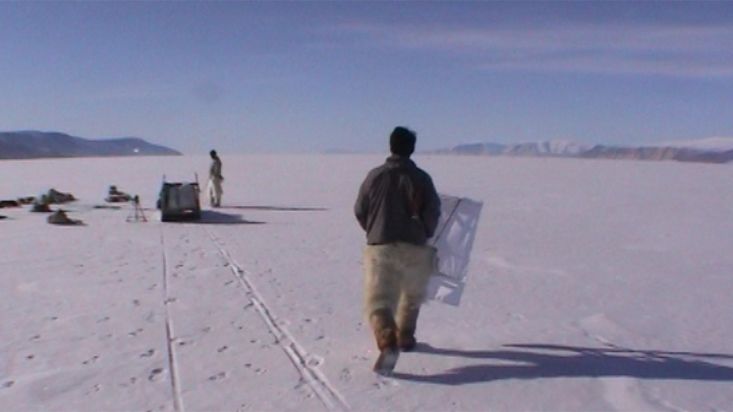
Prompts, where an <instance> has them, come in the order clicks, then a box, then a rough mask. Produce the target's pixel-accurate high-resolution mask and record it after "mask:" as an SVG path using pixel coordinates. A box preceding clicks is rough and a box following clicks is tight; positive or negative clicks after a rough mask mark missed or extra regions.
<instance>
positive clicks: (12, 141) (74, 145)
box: [0, 131, 181, 159]
mask: <svg viewBox="0 0 733 412" xmlns="http://www.w3.org/2000/svg"><path fill="white" fill-rule="evenodd" d="M180 154H181V153H180V152H178V151H176V150H173V149H170V148H168V147H165V146H160V145H155V144H152V143H148V142H146V141H145V140H143V139H140V138H137V137H121V138H114V139H98V140H92V139H84V138H81V137H75V136H70V135H68V134H65V133H58V132H38V131H18V132H0V159H35V158H44V157H96V156H170V155H172V156H175V155H180Z"/></svg>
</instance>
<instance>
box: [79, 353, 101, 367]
mask: <svg viewBox="0 0 733 412" xmlns="http://www.w3.org/2000/svg"><path fill="white" fill-rule="evenodd" d="M97 359H99V355H94V356H92V357H91V358H89V359H87V360H85V361H84V362H82V364H84V365H91V364H92V363H95V362H97Z"/></svg>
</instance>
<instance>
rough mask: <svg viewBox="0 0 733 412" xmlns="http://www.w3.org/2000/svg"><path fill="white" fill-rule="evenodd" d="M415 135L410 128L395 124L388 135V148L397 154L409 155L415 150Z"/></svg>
mask: <svg viewBox="0 0 733 412" xmlns="http://www.w3.org/2000/svg"><path fill="white" fill-rule="evenodd" d="M416 140H417V135H416V134H415V132H413V131H412V130H410V129H408V128H406V127H402V126H397V127H395V128H394V130H393V131H392V134H391V135H389V150H390V151H391V152H392V153H394V154H396V155H399V156H404V157H410V155H411V154H412V153H413V152H414V151H415V141H416Z"/></svg>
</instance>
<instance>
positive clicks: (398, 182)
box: [354, 127, 440, 371]
mask: <svg viewBox="0 0 733 412" xmlns="http://www.w3.org/2000/svg"><path fill="white" fill-rule="evenodd" d="M416 140H417V136H416V134H415V132H413V131H411V130H409V129H407V128H405V127H397V128H395V129H394V131H393V132H392V134H391V135H390V139H389V146H390V151H391V152H392V155H391V156H389V157H388V158H387V160H386V162H385V163H384V164H383V165H382V166H379V167H377V168H375V169H373V170H371V171H370V172H369V174H368V175H367V177H366V179H365V180H364V182H363V183H362V185H361V188H360V189H359V194H358V197H357V199H356V204H355V206H354V213H355V215H356V219H357V220H358V221H359V224H360V225H361V227H362V228H363V229H364V230H365V231H366V238H367V246H366V248H365V250H364V306H365V308H364V309H365V315H366V316H367V317H368V319H369V323H370V325H371V327H372V330H373V331H374V337H375V339H376V343H377V347H378V348H379V350H380V352H381V354H380V358H379V359H378V361H377V364H375V370H379V369H381V366H380V363H383V362H384V363H386V364H387V366H386V367H385V369H387V370H389V371H391V369H392V368H394V362H396V360H397V356H398V354H399V349H401V350H403V351H410V350H412V349H413V348H414V347H415V345H416V343H417V341H416V339H415V329H416V327H417V318H418V315H419V314H420V305H421V304H422V303H423V300H424V298H425V293H426V287H427V284H428V280H429V278H430V275H431V274H432V272H433V267H434V262H435V249H434V248H433V247H431V246H428V245H426V243H427V240H428V238H430V237H431V236H432V235H433V233H434V232H435V228H436V226H437V225H438V218H439V217H440V198H439V197H438V194H437V192H436V191H435V187H434V186H433V181H432V179H431V178H430V175H428V174H427V173H426V172H425V171H423V170H422V169H420V168H418V167H417V165H415V163H414V162H413V161H412V160H410V155H412V153H413V152H414V151H415V141H416ZM385 358H387V359H386V360H385ZM390 362H391V365H389V363H390Z"/></svg>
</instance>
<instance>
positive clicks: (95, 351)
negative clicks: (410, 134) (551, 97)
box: [0, 154, 733, 411]
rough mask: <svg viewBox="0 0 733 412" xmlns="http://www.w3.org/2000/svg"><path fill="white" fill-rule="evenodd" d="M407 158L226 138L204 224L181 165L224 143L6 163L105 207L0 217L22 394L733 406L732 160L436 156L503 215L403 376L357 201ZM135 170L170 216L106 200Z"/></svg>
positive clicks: (433, 313) (430, 159)
mask: <svg viewBox="0 0 733 412" xmlns="http://www.w3.org/2000/svg"><path fill="white" fill-rule="evenodd" d="M384 157H385V156H380V155H241V156H227V155H226V154H224V155H223V156H222V159H223V162H224V173H223V174H224V176H225V178H226V180H225V182H224V192H225V193H224V198H223V207H222V208H220V209H216V210H211V209H209V207H208V204H207V203H206V202H205V201H204V208H205V212H204V216H203V219H202V221H201V222H200V223H182V224H180V223H161V222H159V221H157V220H156V219H155V212H154V210H153V209H154V204H155V198H156V196H157V192H158V190H159V188H160V181H161V176H162V175H164V174H165V175H167V177H168V180H169V181H190V180H192V179H193V177H194V173H196V172H197V173H198V174H199V179H200V180H203V176H205V172H206V170H207V168H208V159H207V158H206V157H197V156H185V157H161V158H115V159H58V160H31V161H2V162H0V199H12V198H16V197H20V196H31V195H37V194H39V193H41V192H44V191H46V190H48V189H49V188H50V187H54V188H56V189H57V190H61V191H64V192H71V193H73V194H74V195H75V196H77V197H78V198H79V201H77V202H75V203H71V204H68V205H64V206H62V208H63V209H65V210H68V211H70V213H69V215H70V217H72V218H75V219H81V220H83V221H84V222H85V226H79V227H57V226H52V225H48V224H47V223H46V222H45V215H38V214H34V213H30V212H29V211H28V208H27V207H25V208H22V209H0V214H2V215H6V216H8V219H5V220H0V241H1V242H2V247H0V293H1V299H0V410H2V411H41V410H43V411H147V410H151V411H247V410H253V411H260V410H307V411H329V410H354V411H377V410H380V411H381V410H385V411H386V410H390V411H392V410H399V411H403V410H404V411H408V410H421V411H423V410H430V411H724V410H728V411H731V410H733V385H732V383H733V310H731V306H732V305H731V295H732V294H733V253H731V251H733V184H732V182H733V166H732V165H706V164H690V163H676V162H632V161H608V160H578V159H542V158H529V159H528V158H496V157H455V156H416V158H415V160H416V162H417V163H418V164H419V165H420V166H421V167H423V168H424V169H426V170H427V171H428V172H429V173H431V174H432V176H433V179H434V181H435V184H436V186H437V188H438V190H439V191H440V192H443V193H447V194H453V195H462V196H467V197H471V198H474V199H477V200H481V201H483V202H484V208H483V211H482V218H481V222H480V225H479V228H478V233H477V236H476V240H475V243H474V249H473V254H472V258H471V264H470V269H469V278H468V285H467V288H466V291H465V293H464V295H463V298H462V301H461V305H460V306H459V307H452V306H447V305H443V304H439V303H430V304H428V305H426V306H425V307H424V309H423V312H422V315H421V319H420V321H419V324H418V334H417V337H418V340H419V341H420V344H419V346H418V348H417V350H416V351H415V352H412V353H405V354H403V355H402V356H401V357H400V359H399V362H398V365H397V368H396V370H395V374H394V376H392V377H380V376H376V375H375V374H374V373H372V372H371V365H372V363H373V361H374V359H375V357H376V351H375V348H374V344H373V342H372V337H371V334H370V331H369V328H368V326H367V325H366V324H365V323H364V321H363V318H362V313H361V296H362V295H361V291H362V285H361V279H362V277H361V251H362V247H363V244H364V235H363V233H362V232H361V231H360V229H359V227H358V225H357V224H356V222H355V220H354V218H353V216H352V205H353V201H354V198H355V195H356V191H357V189H358V185H359V184H360V183H361V180H362V179H363V177H364V176H365V175H366V173H367V172H368V170H369V169H370V168H372V167H374V166H377V165H378V164H380V163H381V162H382V161H383V159H384ZM113 184H114V185H117V187H118V188H119V189H120V190H123V191H126V192H128V193H133V194H139V195H140V196H141V201H142V204H143V206H144V207H145V208H147V209H148V210H146V213H147V214H148V217H149V218H151V221H149V222H148V223H126V222H125V218H126V217H127V216H128V215H129V214H130V207H129V206H128V205H125V206H124V207H123V208H122V209H120V210H112V209H95V208H94V207H93V206H94V205H95V204H103V198H104V197H105V194H106V190H107V187H108V186H109V185H113Z"/></svg>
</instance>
